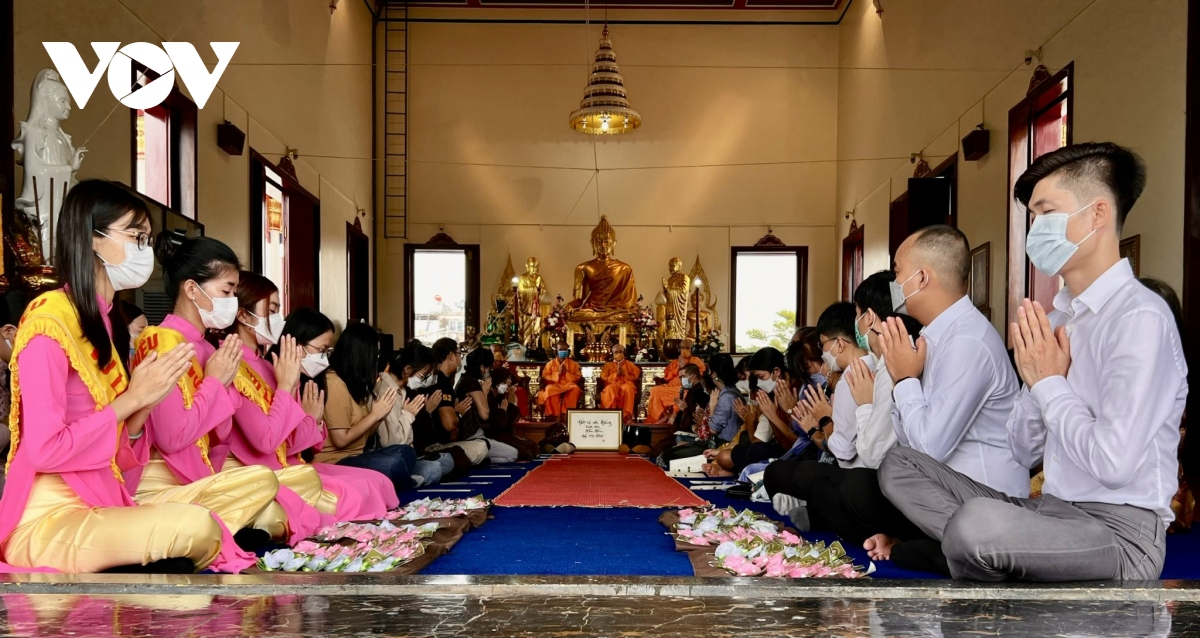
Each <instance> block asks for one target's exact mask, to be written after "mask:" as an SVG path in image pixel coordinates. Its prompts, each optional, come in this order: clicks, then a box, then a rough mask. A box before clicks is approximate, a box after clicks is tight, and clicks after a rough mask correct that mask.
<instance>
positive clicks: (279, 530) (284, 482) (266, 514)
mask: <svg viewBox="0 0 1200 638" xmlns="http://www.w3.org/2000/svg"><path fill="white" fill-rule="evenodd" d="M241 467H246V466H245V465H242V462H241V461H239V460H237V459H235V458H233V457H232V456H231V457H229V458H227V459H225V466H224V467H223V468H222V469H221V471H222V472H225V471H227V470H229V469H231V468H241ZM275 477H276V478H278V479H279V486H280V487H286V488H288V489H290V490H292V491H293V492H295V493H296V496H299V497H300V500H302V501H304V502H305V503H308V504H309V505H311V506H314V507H316V506H318V504H319V503H320V501H321V495H322V490H323V489H324V488H323V487H322V486H321V475H319V474H317V471H316V470H315V469H313V466H311V465H289V466H288V467H285V468H283V469H281V470H275ZM318 511H320V509H319V508H318ZM251 525H252V526H253V527H254V529H261V530H263V531H265V532H267V533H269V534H270V535H271V538H273V539H276V540H278V539H282V538H287V537H288V536H289V534H288V530H287V513H286V512H285V511H284V510H283V507H281V506H280V505H279V503H278V502H277V501H274V500H272V501H271V503H270V505H267V507H266V509H264V510H263V511H262V514H259V515H258V517H257V518H255V519H254V522H253V523H251Z"/></svg>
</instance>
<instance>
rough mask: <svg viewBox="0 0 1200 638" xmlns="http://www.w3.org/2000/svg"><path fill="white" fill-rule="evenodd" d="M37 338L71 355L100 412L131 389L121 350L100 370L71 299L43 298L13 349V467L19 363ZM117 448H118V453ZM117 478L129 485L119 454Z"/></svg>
mask: <svg viewBox="0 0 1200 638" xmlns="http://www.w3.org/2000/svg"><path fill="white" fill-rule="evenodd" d="M34 337H48V338H50V339H53V340H54V341H55V342H56V343H58V345H59V347H61V348H62V349H63V352H64V353H65V354H66V355H67V360H68V361H69V362H70V364H71V369H73V370H75V372H76V373H77V374H78V375H79V378H80V379H81V380H82V381H83V384H84V385H85V386H87V389H88V393H89V394H91V395H92V400H93V401H95V402H96V411H97V412H99V411H101V410H103V409H104V408H106V407H108V405H109V404H110V403H112V402H113V400H114V399H116V398H117V397H118V396H120V394H121V393H122V392H124V391H125V388H126V387H127V386H128V385H129V378H128V377H127V376H126V375H125V368H124V367H123V366H122V365H121V360H120V359H119V358H118V357H117V348H116V345H115V344H114V345H113V346H111V347H112V356H111V358H110V360H109V363H108V365H107V366H105V367H104V368H103V369H101V368H100V365H99V363H98V361H99V360H100V353H99V351H97V350H96V348H95V347H94V346H92V343H91V342H90V341H88V340H87V338H86V337H84V336H83V326H82V325H81V324H80V323H79V313H78V312H76V310H75V305H74V304H72V303H71V299H70V297H68V296H67V294H66V293H65V292H63V291H61V290H53V291H51V292H47V293H45V294H42V295H41V296H39V297H38V298H37V299H34V300H33V302H32V303H30V304H29V308H27V309H26V310H25V314H24V315H22V316H21V324H20V326H19V327H18V328H17V338H16V339H15V340H14V342H13V346H12V360H11V362H10V363H9V368H8V369H9V373H10V375H11V387H12V409H11V411H10V412H9V415H8V431H9V433H10V434H11V436H12V446H11V447H10V448H9V450H8V463H9V464H11V463H12V460H13V457H14V456H16V453H17V444H18V443H19V442H20V440H21V383H20V371H19V370H18V369H17V361H18V358H19V357H20V355H21V351H22V350H24V349H25V346H27V345H29V342H30V341H32V340H33V338H34ZM124 427H125V422H124V421H121V422H119V423H117V431H116V432H115V434H116V439H117V442H118V445H119V444H120V440H121V430H122V429H123V428H124ZM115 449H116V448H115V447H114V450H115ZM112 471H113V475H114V476H116V477H117V480H118V481H120V482H121V483H124V482H125V479H124V477H123V476H122V475H121V468H119V467H118V466H117V459H116V454H114V455H113V460H112Z"/></svg>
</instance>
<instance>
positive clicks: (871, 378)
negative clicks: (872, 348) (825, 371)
mask: <svg viewBox="0 0 1200 638" xmlns="http://www.w3.org/2000/svg"><path fill="white" fill-rule="evenodd" d="M846 383H848V384H850V395H851V396H853V397H854V403H855V404H856V405H867V404H869V403H871V402H873V401H874V400H875V373H874V372H872V371H871V368H870V367H869V366H868V365H867V362H866V361H863V360H862V359H855V360H854V362H853V363H851V364H850V368H849V369H847V370H846Z"/></svg>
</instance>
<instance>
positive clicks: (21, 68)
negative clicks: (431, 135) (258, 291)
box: [13, 0, 373, 323]
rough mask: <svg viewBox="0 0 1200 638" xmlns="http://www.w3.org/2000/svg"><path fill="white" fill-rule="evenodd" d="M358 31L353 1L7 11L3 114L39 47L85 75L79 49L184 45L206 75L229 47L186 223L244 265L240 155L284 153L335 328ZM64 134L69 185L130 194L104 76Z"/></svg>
mask: <svg viewBox="0 0 1200 638" xmlns="http://www.w3.org/2000/svg"><path fill="white" fill-rule="evenodd" d="M371 30H372V25H371V15H370V13H369V12H368V11H367V8H366V6H365V5H364V4H363V3H362V2H343V3H341V6H340V8H339V9H338V10H337V11H336V12H334V13H333V14H332V15H330V12H329V7H328V3H327V2H324V1H323V0H253V1H251V0H206V1H203V2H200V1H195V0H16V3H15V32H16V63H15V66H16V74H15V77H14V80H13V81H14V82H15V87H16V102H15V105H14V107H15V108H14V111H15V112H16V114H17V118H18V119H23V118H24V117H25V114H26V113H27V111H28V107H29V87H30V84H31V83H32V81H33V78H34V76H35V75H36V74H37V71H38V70H39V69H41V68H44V67H47V66H51V62H50V59H49V56H48V55H47V54H46V51H45V49H44V48H43V47H42V45H41V43H42V42H43V41H68V42H72V43H74V44H75V46H76V48H78V49H79V50H80V52H81V55H83V56H84V59H85V61H86V62H87V64H88V66H89V67H91V66H94V64H95V62H94V58H92V56H93V55H94V54H93V53H92V52H91V47H90V46H89V45H88V43H89V42H92V41H102V40H108V41H114V40H115V41H121V42H123V43H128V42H135V41H145V42H151V43H154V44H157V43H159V42H162V41H164V40H165V41H184V42H191V43H193V44H194V45H196V49H197V51H198V52H199V53H200V56H201V57H202V58H203V59H204V60H205V62H206V63H207V64H209V65H210V68H211V65H212V64H213V63H214V62H215V56H214V55H213V53H212V51H211V49H210V48H209V46H208V42H210V41H234V42H240V43H241V44H240V45H239V47H238V50H237V53H236V54H235V55H234V57H233V61H232V62H231V63H230V65H229V68H228V69H227V70H226V71H225V74H224V75H223V76H222V77H221V80H220V82H219V84H218V86H217V89H216V90H215V91H214V92H213V95H212V97H210V98H209V102H208V104H207V105H206V106H205V107H204V108H203V109H202V110H201V111H200V121H199V150H198V156H199V158H198V159H199V167H198V174H199V194H198V199H199V201H198V207H199V216H198V218H199V221H200V222H202V223H204V224H205V227H206V231H207V234H208V235H209V236H212V237H216V238H218V239H221V240H223V241H225V242H226V243H228V244H229V245H230V246H232V247H233V248H234V250H235V251H236V252H237V253H238V255H239V256H240V257H241V258H242V259H243V260H245V261H247V262H248V261H249V259H250V254H251V253H250V246H251V243H250V242H251V241H252V237H251V232H250V222H249V220H248V214H249V199H250V192H249V174H250V168H249V152H248V151H249V149H251V148H253V149H255V150H257V151H259V152H260V153H263V154H264V155H265V156H267V157H268V158H269V159H271V160H272V161H278V159H279V158H280V156H281V155H282V154H283V152H284V150H285V149H286V148H288V147H291V148H296V149H298V150H299V153H300V159H299V160H298V161H297V162H296V171H297V174H298V177H299V179H300V182H301V183H302V184H303V185H304V187H305V188H306V189H308V190H309V191H310V192H312V193H313V194H315V195H317V196H318V197H320V199H321V216H322V217H321V235H322V249H321V310H322V311H323V312H325V313H326V314H328V315H329V316H330V317H331V318H333V319H334V320H335V321H338V322H339V323H340V322H342V321H344V320H345V317H346V256H345V255H346V252H345V251H346V249H345V246H346V238H345V232H346V231H345V222H346V221H353V219H354V216H355V214H356V210H357V209H359V208H361V209H364V210H366V211H370V210H371V201H372V200H371V143H372V140H371V90H372V87H371V77H372V76H371V64H372V59H373V55H372V50H371ZM180 87H181V88H183V86H182V83H180ZM184 90H186V89H184ZM224 119H228V120H229V121H231V122H233V123H234V124H236V125H237V126H238V128H240V129H242V131H244V132H245V133H246V134H247V138H246V148H247V152H246V154H244V155H242V156H240V157H233V156H230V155H228V154H226V153H225V152H224V151H222V150H220V149H219V148H217V145H216V126H217V124H219V123H221V122H222V121H223V120H224ZM64 128H65V130H66V131H67V132H68V133H69V134H70V135H71V136H72V137H73V138H74V141H75V143H76V144H77V145H79V144H84V143H85V141H86V146H87V147H88V149H89V152H88V155H87V157H86V159H85V160H84V162H83V168H82V169H81V171H80V177H81V178H88V177H103V178H108V179H113V180H118V181H121V182H124V183H126V184H128V183H130V179H131V176H130V170H131V159H130V156H129V154H130V135H131V133H130V117H129V111H128V109H127V108H125V107H124V106H122V105H120V104H119V103H118V102H117V101H116V100H115V99H114V98H113V96H112V93H111V92H110V91H109V90H108V85H107V82H106V81H105V80H104V79H101V82H100V85H99V86H97V88H96V91H95V92H94V93H93V94H92V97H91V99H90V100H89V102H88V105H87V107H86V108H84V109H76V110H75V111H74V113H73V114H72V115H71V118H70V119H69V120H68V121H67V122H66V123H65V125H64ZM321 156H324V157H321ZM334 158H337V159H334ZM343 158H348V159H343ZM367 222H369V220H364V224H363V226H364V229H365V230H366V231H367V232H368V233H370V232H372V229H371V224H370V223H367ZM255 240H256V238H255Z"/></svg>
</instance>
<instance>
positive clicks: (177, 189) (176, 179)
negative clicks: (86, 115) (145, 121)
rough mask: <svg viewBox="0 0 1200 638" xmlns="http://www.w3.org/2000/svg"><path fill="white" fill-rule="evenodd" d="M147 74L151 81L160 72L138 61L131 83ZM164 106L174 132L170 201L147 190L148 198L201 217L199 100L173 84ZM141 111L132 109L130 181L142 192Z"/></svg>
mask: <svg viewBox="0 0 1200 638" xmlns="http://www.w3.org/2000/svg"><path fill="white" fill-rule="evenodd" d="M143 76H144V78H145V80H146V81H147V82H150V81H153V80H155V79H157V78H158V74H157V73H155V72H154V71H151V70H149V69H147V68H146V67H145V66H143V65H141V64H138V63H136V62H135V63H134V64H133V77H132V78H131V84H130V86H131V87H132V86H133V85H135V84H138V83H139V78H141V77H143ZM160 106H162V107H163V108H165V109H166V110H167V111H168V112H169V113H170V116H169V117H168V119H167V126H168V127H169V134H170V138H169V149H168V155H169V165H170V169H169V170H170V173H171V174H170V185H169V187H168V190H169V195H168V199H169V200H170V201H167V202H161V201H158V200H157V199H156V198H154V197H150V196H149V195H145V193H142V194H143V195H145V196H146V197H147V198H148V199H151V200H153V201H156V202H158V203H159V204H161V205H162V206H163V207H164V208H167V209H169V210H172V211H174V212H176V213H179V214H180V215H182V216H184V217H186V218H188V219H191V220H192V221H199V220H200V210H199V199H198V193H199V188H198V185H199V183H200V162H199V137H198V133H199V131H198V122H199V119H200V114H199V109H197V108H196V103H195V102H193V101H192V100H190V99H189V98H188V97H187V96H186V95H184V94H183V92H182V91H180V90H179V87H178V86H173V87H171V93H170V94H169V95H168V96H167V99H165V100H163V103H162V104H161V105H160ZM137 114H138V110H137V109H129V130H130V136H129V148H130V152H129V168H130V172H129V175H130V177H129V181H130V182H131V183H132V184H133V189H134V190H135V191H138V192H139V193H141V190H140V185H139V184H138V183H137V181H138V180H137V117H138V115H137Z"/></svg>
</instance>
